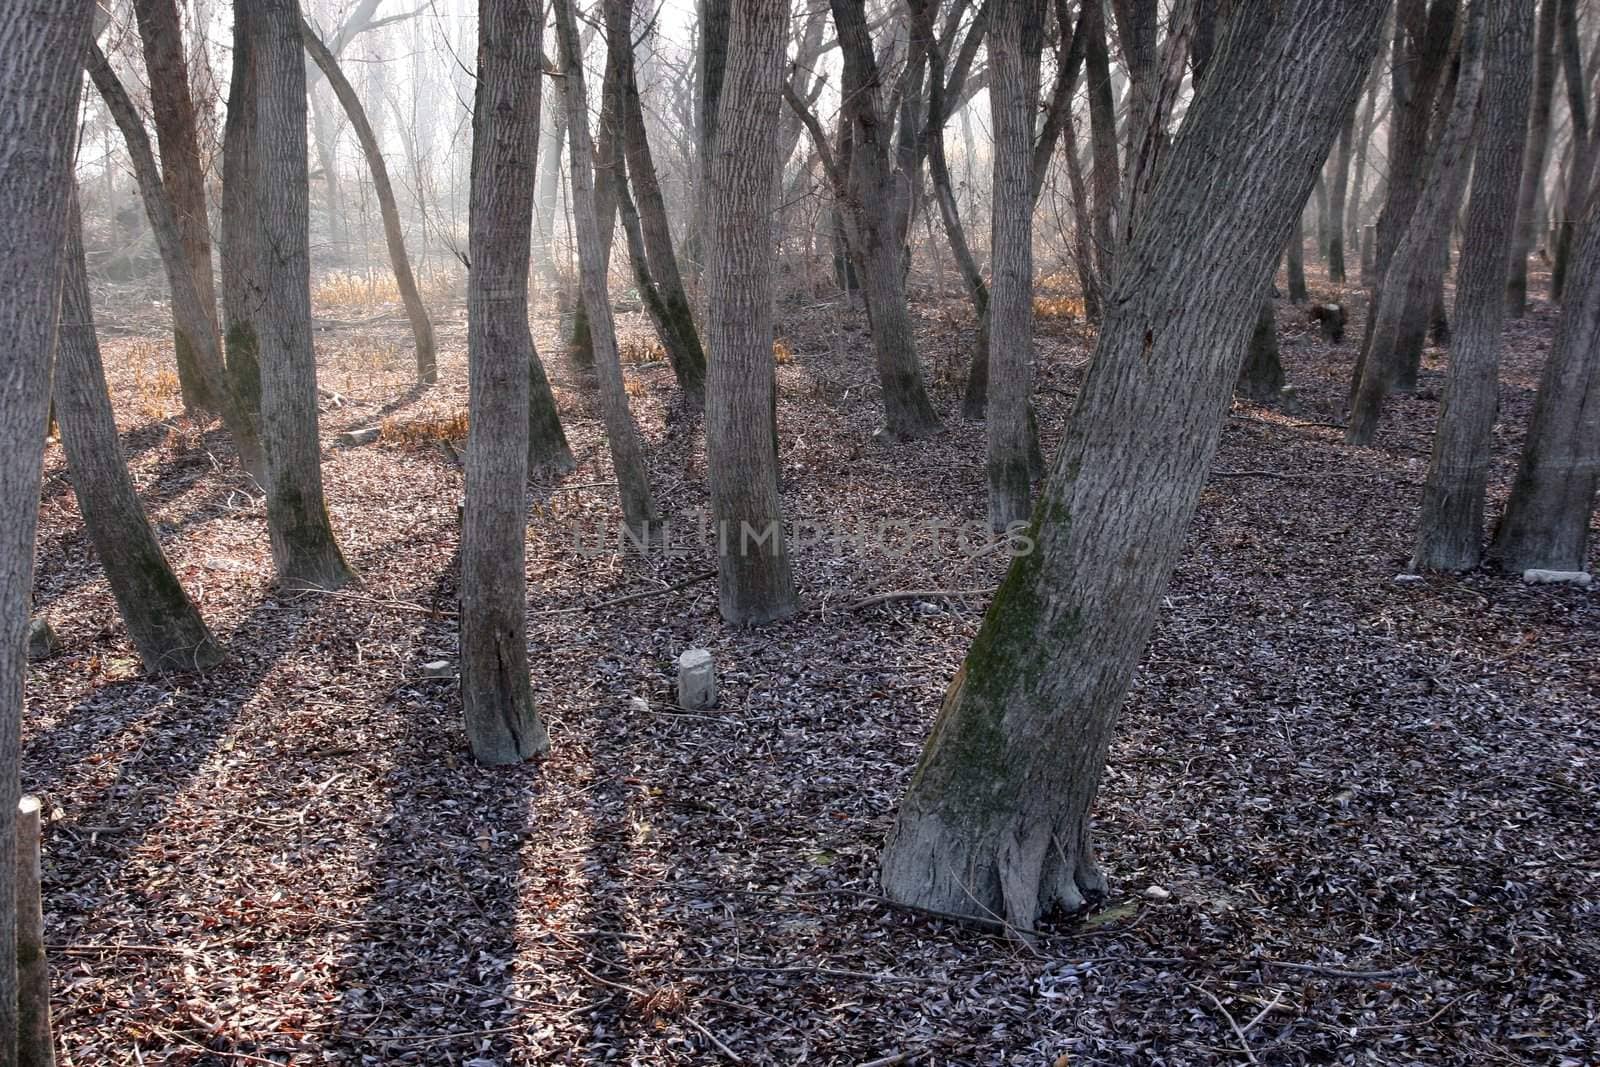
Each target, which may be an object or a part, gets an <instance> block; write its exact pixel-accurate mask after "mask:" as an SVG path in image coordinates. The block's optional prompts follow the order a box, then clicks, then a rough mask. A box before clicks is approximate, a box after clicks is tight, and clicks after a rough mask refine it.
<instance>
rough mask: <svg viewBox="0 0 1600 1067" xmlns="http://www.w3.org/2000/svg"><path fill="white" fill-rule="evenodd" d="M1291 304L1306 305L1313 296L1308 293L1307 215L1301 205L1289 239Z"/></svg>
mask: <svg viewBox="0 0 1600 1067" xmlns="http://www.w3.org/2000/svg"><path fill="white" fill-rule="evenodd" d="M1286 258H1287V259H1288V263H1289V266H1288V272H1289V303H1291V304H1304V303H1305V302H1306V301H1307V300H1309V299H1311V296H1310V294H1309V293H1307V291H1306V213H1305V205H1303V204H1302V205H1301V210H1300V214H1298V215H1296V216H1295V220H1294V234H1293V235H1292V236H1290V238H1289V249H1288V256H1287V257H1286Z"/></svg>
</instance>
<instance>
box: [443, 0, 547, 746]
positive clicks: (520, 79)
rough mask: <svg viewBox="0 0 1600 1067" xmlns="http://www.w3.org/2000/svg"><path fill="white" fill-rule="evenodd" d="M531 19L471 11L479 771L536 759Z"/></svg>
mask: <svg viewBox="0 0 1600 1067" xmlns="http://www.w3.org/2000/svg"><path fill="white" fill-rule="evenodd" d="M543 37H544V11H543V8H542V7H541V5H539V4H538V3H531V4H530V3H528V2H526V0H479V3H478V68H477V69H478V79H477V89H476V92H475V96H474V99H473V107H472V192H471V200H470V207H469V219H468V224H467V227H468V237H467V241H468V244H469V246H470V251H469V252H468V258H469V259H470V261H471V263H472V267H471V269H470V270H469V271H468V273H467V317H468V321H467V346H468V351H467V376H468V385H467V389H468V400H467V403H468V412H469V416H470V418H469V428H468V431H467V464H466V466H467V489H466V505H465V508H464V510H463V517H462V525H461V705H462V717H463V719H464V721H465V724H466V732H467V743H468V745H469V746H470V747H471V749H472V754H473V756H474V757H475V758H477V760H478V761H479V762H481V763H486V764H490V765H501V764H511V763H520V762H521V761H523V760H525V759H528V758H529V757H531V756H535V755H538V754H540V753H542V752H544V751H546V750H547V749H548V748H549V747H550V741H549V737H548V736H547V734H546V733H545V728H544V724H543V723H542V722H541V721H540V720H539V714H538V712H537V710H536V709H535V708H534V703H533V687H532V683H531V681H530V680H529V677H528V620H527V571H526V552H527V547H526V545H527V537H526V533H525V531H526V526H527V489H526V486H527V478H528V420H527V415H526V413H527V410H528V385H529V381H528V368H529V367H531V366H533V365H534V364H535V363H536V361H537V356H536V355H535V354H534V349H533V337H532V334H531V333H530V332H529V330H528V259H529V248H530V242H531V238H532V226H533V184H534V179H535V175H536V174H537V172H538V151H539V132H538V131H539V127H538V121H539V89H540V79H541V77H542V69H541V67H542V65H541V62H540V56H541V46H542V41H543Z"/></svg>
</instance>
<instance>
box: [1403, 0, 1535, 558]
mask: <svg viewBox="0 0 1600 1067" xmlns="http://www.w3.org/2000/svg"><path fill="white" fill-rule="evenodd" d="M1533 6H1534V0H1505V2H1504V3H1501V4H1496V5H1495V6H1494V11H1493V13H1492V14H1491V16H1490V20H1489V48H1490V53H1489V58H1488V64H1489V71H1488V76H1487V81H1486V83H1485V85H1484V98H1483V101H1484V102H1483V107H1484V111H1483V117H1482V119H1481V120H1480V121H1481V122H1482V123H1483V134H1482V140H1481V143H1480V144H1479V146H1478V151H1477V155H1476V157H1475V158H1474V160H1473V165H1472V199H1471V202H1470V203H1469V205H1468V208H1467V234H1466V242H1465V244H1464V245H1463V246H1462V250H1461V277H1460V280H1459V281H1458V282H1457V285H1456V339H1455V345H1454V347H1453V348H1452V349H1451V352H1450V369H1449V376H1448V378H1447V379H1446V382H1445V389H1444V404H1443V406H1442V407H1441V408H1440V411H1439V429H1438V432H1436V433H1435V434H1434V437H1433V458H1432V460H1431V462H1430V463H1429V465H1428V480H1427V483H1426V485H1425V486H1424V488H1423V491H1422V515H1421V518H1420V519H1419V521H1418V530H1417V541H1416V547H1415V549H1414V550H1413V551H1412V554H1411V569H1412V570H1413V571H1430V570H1440V571H1442V570H1467V569H1469V568H1472V567H1476V566H1477V565H1478V563H1479V562H1480V560H1481V559H1482V553H1483V505H1484V486H1485V483H1486V481H1487V478H1488V472H1489V464H1490V462H1491V460H1492V458H1493V456H1492V451H1493V450H1492V447H1491V446H1492V444H1493V441H1492V435H1493V431H1494V420H1495V408H1496V404H1497V400H1498V396H1497V393H1498V388H1497V387H1498V384H1499V382H1498V379H1499V367H1500V332H1501V327H1502V324H1503V322H1504V319H1505V315H1506V312H1507V310H1508V309H1507V304H1506V301H1505V300H1504V299H1502V298H1501V297H1502V294H1503V293H1504V292H1505V291H1506V275H1507V273H1508V270H1507V268H1508V263H1509V258H1508V250H1509V249H1510V248H1512V247H1514V241H1515V233H1516V229H1517V201H1518V187H1519V185H1520V184H1521V178H1522V174H1523V149H1524V146H1525V145H1526V144H1527V140H1528V98H1529V92H1530V79H1529V70H1528V68H1529V63H1528V60H1529V53H1530V51H1531V45H1532V40H1533V29H1532V27H1533ZM1524 258H1526V257H1524Z"/></svg>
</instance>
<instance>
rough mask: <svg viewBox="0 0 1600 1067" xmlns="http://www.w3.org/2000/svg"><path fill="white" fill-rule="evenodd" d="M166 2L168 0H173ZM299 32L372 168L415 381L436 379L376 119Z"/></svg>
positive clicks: (305, 28) (307, 34)
mask: <svg viewBox="0 0 1600 1067" xmlns="http://www.w3.org/2000/svg"><path fill="white" fill-rule="evenodd" d="M165 2H168V3H170V2H171V0H165ZM300 32H301V35H302V37H303V39H304V41H305V46H306V53H307V54H308V55H310V56H311V60H312V62H314V63H316V65H317V67H318V69H319V70H321V71H322V73H323V76H324V77H326V78H327V79H328V84H329V85H330V86H332V87H333V93H334V95H335V96H337V97H338V98H339V103H340V105H341V106H343V108H344V113H345V114H346V115H347V116H349V119H350V125H351V127H353V128H354V129H355V131H356V139H357V140H358V141H360V142H361V152H362V154H363V155H365V156H366V159H367V169H368V170H369V171H370V172H371V173H372V189H373V192H375V193H376V194H377V196H378V210H379V213H380V214H381V215H382V216H383V237H384V242H385V243H386V244H387V245H388V248H389V265H390V267H391V268H392V269H393V270H394V281H395V288H397V289H399V290H400V300H401V302H402V303H404V304H405V308H406V318H408V319H410V320H411V338H412V342H413V343H414V344H415V346H416V355H417V381H418V382H419V383H421V384H423V385H432V384H433V383H434V382H437V381H438V380H439V367H438V361H437V359H436V357H435V355H434V347H433V323H431V322H429V321H428V309H427V308H425V307H423V306H422V294H420V293H418V292H417V282H416V279H415V278H414V277H412V274H411V260H410V258H409V257H408V256H407V255H406V238H405V234H404V233H402V232H401V230H400V207H399V205H398V204H396V203H395V199H394V189H393V188H392V187H391V186H390V185H389V168H388V166H387V165H385V163H384V161H383V150H382V149H381V148H379V147H378V138H377V137H376V136H375V135H374V134H373V132H372V124H371V123H369V122H368V121H367V112H366V109H365V108H363V107H362V106H361V98H360V97H359V96H357V95H356V90H355V87H354V86H352V85H351V84H350V82H349V81H348V80H347V79H346V78H345V76H344V72H343V71H342V70H340V69H339V64H338V61H337V60H335V59H334V58H333V53H332V52H330V51H328V46H327V45H325V44H323V43H322V39H321V38H319V37H318V36H317V33H316V31H315V30H313V29H312V28H311V25H310V23H308V22H305V21H304V20H302V21H301V23H300Z"/></svg>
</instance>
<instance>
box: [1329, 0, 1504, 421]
mask: <svg viewBox="0 0 1600 1067" xmlns="http://www.w3.org/2000/svg"><path fill="white" fill-rule="evenodd" d="M1487 5H1488V0H1469V3H1468V7H1467V13H1466V23H1465V26H1464V30H1463V34H1462V38H1461V67H1460V73H1459V75H1458V76H1457V79H1456V92H1455V98H1454V100H1453V101H1452V102H1451V105H1450V111H1449V114H1448V116H1447V117H1446V119H1445V120H1444V129H1443V132H1442V133H1441V134H1440V137H1439V146H1438V148H1437V149H1436V150H1435V152H1434V159H1433V169H1432V171H1431V172H1430V173H1429V174H1428V180H1427V182H1426V184H1425V185H1424V186H1423V189H1422V196H1421V197H1420V198H1419V199H1418V201H1417V205H1416V208H1415V210H1414V211H1413V212H1412V213H1411V221H1410V223H1409V224H1408V225H1407V226H1406V230H1405V236H1404V237H1402V238H1401V239H1400V244H1399V246H1398V247H1397V248H1396V249H1395V251H1394V256H1393V257H1392V258H1391V259H1390V260H1389V265H1388V268H1387V270H1385V271H1384V272H1383V284H1382V288H1381V290H1380V292H1379V296H1378V302H1377V306H1376V307H1375V308H1373V309H1372V310H1371V312H1370V314H1371V315H1372V316H1373V318H1374V321H1373V323H1372V326H1371V327H1370V329H1369V330H1368V331H1367V344H1366V345H1365V346H1364V348H1363V350H1362V353H1361V357H1360V362H1359V363H1358V364H1357V373H1356V384H1355V389H1354V391H1353V393H1352V395H1351V403H1350V418H1349V421H1348V422H1347V424H1346V426H1345V440H1346V441H1347V442H1348V443H1350V444H1353V445H1368V444H1371V443H1372V439H1373V437H1374V435H1376V433H1377V430H1378V417H1379V416H1380V415H1381V414H1382V411H1383V402H1384V399H1385V398H1386V397H1387V396H1388V394H1389V391H1390V390H1391V389H1393V388H1394V384H1395V380H1396V377H1397V376H1398V374H1399V372H1400V370H1401V364H1402V361H1403V360H1404V358H1405V355H1404V354H1405V351H1406V348H1405V347H1404V345H1405V331H1406V329H1407V324H1408V323H1409V324H1411V326H1410V328H1411V330H1412V331H1413V332H1414V331H1415V324H1416V323H1417V322H1418V321H1419V319H1418V316H1419V314H1420V315H1421V316H1424V317H1422V318H1421V320H1420V321H1421V322H1422V324H1423V327H1422V328H1423V330H1424V331H1426V329H1427V326H1426V322H1427V319H1426V317H1425V316H1426V315H1427V312H1428V309H1429V307H1431V305H1432V284H1431V281H1430V279H1429V276H1428V273H1427V272H1428V271H1429V270H1431V269H1437V267H1438V261H1439V255H1440V249H1439V245H1438V242H1439V241H1440V240H1441V237H1442V235H1444V234H1445V233H1446V232H1447V231H1448V229H1449V226H1450V223H1451V221H1452V219H1453V218H1454V215H1455V206H1456V204H1457V203H1458V202H1459V201H1460V199H1461V186H1462V184H1463V183H1464V181H1465V179H1466V171H1467V157H1468V155H1469V152H1470V148H1471V144H1472V134H1473V128H1474V118H1475V116H1476V114H1477V108H1478V97H1479V95H1480V90H1481V89H1482V87H1483V76H1484V63H1483V48H1484V34H1483V25H1484V16H1485V10H1486V7H1487ZM1419 308H1420V312H1419Z"/></svg>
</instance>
